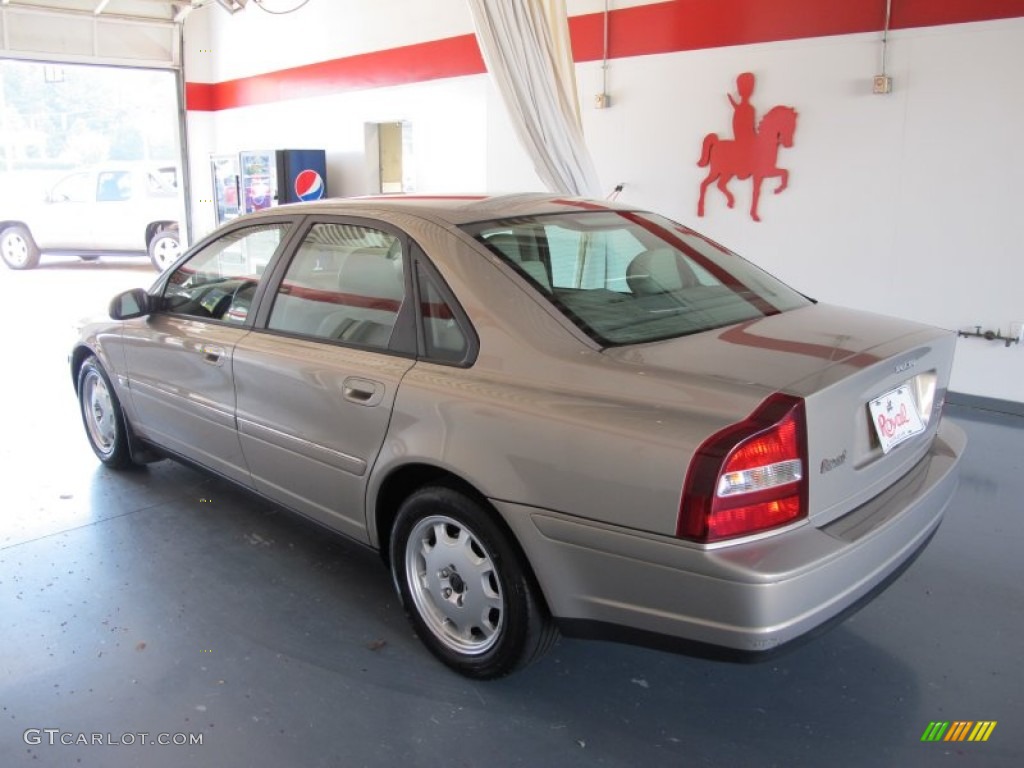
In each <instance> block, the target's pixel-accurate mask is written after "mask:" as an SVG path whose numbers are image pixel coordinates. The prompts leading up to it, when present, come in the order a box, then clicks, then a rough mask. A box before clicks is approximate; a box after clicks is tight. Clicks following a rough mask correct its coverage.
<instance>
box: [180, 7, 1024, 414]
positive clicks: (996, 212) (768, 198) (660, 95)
mask: <svg viewBox="0 0 1024 768" xmlns="http://www.w3.org/2000/svg"><path fill="white" fill-rule="evenodd" d="M629 4H636V3H635V2H632V3H629ZM568 5H569V10H570V13H577V12H592V11H595V10H600V8H601V6H602V5H603V3H599V2H596V0H569V3H568ZM621 5H622V4H619V3H617V4H616V7H620V6H621ZM425 7H429V8H430V12H426V11H425V10H424V8H425ZM308 8H309V14H306V13H304V12H303V13H297V14H293V15H292V16H290V17H283V20H282V19H275V18H273V17H268V16H267V15H266V14H261V13H258V12H255V11H253V10H252V9H248V10H246V11H245V12H244V13H239V14H236V15H234V16H228V15H227V14H225V13H224V12H223V11H221V10H220V9H219V8H215V7H207V8H205V9H203V10H201V11H198V12H196V13H193V14H192V16H191V17H190V19H189V21H188V22H187V27H186V47H185V48H186V64H187V67H188V69H187V78H188V79H189V80H190V81H200V82H217V81H221V80H225V79H230V78H236V77H241V76H246V75H252V74H256V73H262V72H266V71H272V70H275V69H280V68H284V67H290V66H295V65H298V64H302V63H310V62H314V61H323V60H330V59H335V58H340V57H343V56H350V55H353V54H355V53H361V52H366V51H369V50H375V49H385V48H392V47H395V46H398V45H407V44H412V43H415V42H423V41H427V40H432V39H439V38H443V37H450V36H455V35H461V34H467V33H469V32H471V30H472V25H471V20H470V17H469V13H468V11H467V10H466V6H465V4H464V3H463V2H461V0H445V2H432V3H423V2H419V1H417V2H413V1H412V0H374V2H373V3H369V2H355V0H353V2H347V3H345V4H335V3H311V4H310V5H309V6H308ZM196 48H207V49H209V50H211V51H213V55H212V56H208V57H206V58H205V59H204V58H203V56H202V55H200V54H197V53H195V49H196ZM879 52H880V48H879V41H878V35H848V36H840V37H829V38H816V39H808V40H797V41H788V42H780V43H771V44H759V45H750V46H736V47H729V48H720V49H712V50H702V51H692V52H682V53H675V54H664V55H656V56H643V57H636V58H631V59H617V60H613V61H612V62H611V63H610V68H609V70H608V79H609V92H610V94H611V96H612V107H611V108H610V109H607V110H595V109H593V107H592V106H591V105H592V104H593V96H594V95H595V94H596V93H598V92H599V91H600V80H601V70H600V63H599V62H593V63H584V64H580V65H578V67H577V78H578V84H579V88H580V103H581V105H582V107H583V117H584V128H585V132H586V135H587V139H588V143H589V144H590V147H591V151H592V154H593V156H594V160H595V163H596V165H597V168H598V172H599V175H600V177H601V179H602V182H603V184H604V185H605V187H606V188H607V189H608V190H609V191H610V190H611V188H612V187H613V186H614V185H615V184H616V183H618V182H624V183H625V185H626V186H625V190H624V192H623V193H622V195H621V197H620V199H621V200H624V201H627V202H631V203H636V204H637V205H642V206H645V207H650V208H652V209H655V210H658V211H660V212H663V213H666V214H668V215H670V216H672V217H674V218H678V219H680V220H683V221H685V222H687V223H690V224H694V225H695V226H697V227H698V228H700V229H702V230H704V231H705V232H707V233H708V234H709V235H711V236H712V237H715V238H716V239H718V240H720V241H721V242H722V243H724V244H725V245H728V246H729V247H732V248H734V249H735V250H737V251H739V252H741V253H743V254H745V255H747V256H748V257H749V258H751V259H753V260H754V261H756V262H758V263H759V264H761V265H763V266H765V267H766V268H767V269H769V270H770V271H772V272H773V273H775V274H777V275H779V276H780V277H782V278H783V279H785V280H786V281H787V282H790V283H791V284H793V285H794V286H796V287H797V288H799V289H801V290H803V291H805V292H806V293H808V294H810V295H813V296H815V297H817V298H819V299H821V300H823V301H828V302H833V303H838V304H845V305H848V306H855V307H860V308H864V309H868V310H872V311H878V312H885V313H889V314H895V315H901V316H904V317H909V318H913V319H918V320H921V321H924V322H929V323H934V324H937V325H940V326H944V327H947V328H969V327H973V326H974V325H977V324H980V325H982V326H984V327H985V328H997V329H1000V330H1002V331H1003V332H1004V333H1006V332H1007V331H1008V330H1009V324H1010V322H1011V321H1015V320H1022V321H1024V297H1022V294H1021V285H1022V284H1024V253H1022V251H1024V246H1022V245H1021V244H1020V242H1021V240H1020V238H1019V237H1018V236H1017V233H1016V229H1017V228H1016V226H1015V224H1016V222H1017V219H1018V218H1019V217H1020V216H1021V214H1022V211H1024V192H1022V191H1021V190H1022V184H1021V181H1020V178H1021V175H1022V173H1024V149H1022V146H1024V140H1022V139H1021V136H1024V134H1022V132H1021V126H1024V88H1022V87H1021V85H1020V83H1019V82H1018V80H1019V77H1020V75H1021V73H1024V19H1014V20H1009V21H998V22H984V23H976V24H963V25H952V26H945V27H936V28H928V29H914V30H904V31H898V32H895V33H892V34H891V36H890V48H889V66H888V68H889V71H890V73H891V74H892V75H893V78H894V83H895V87H894V92H893V93H892V94H890V95H888V96H876V95H873V94H871V77H872V75H874V74H875V73H876V70H877V69H878V58H879ZM743 71H751V72H754V73H755V74H756V75H757V89H756V91H755V93H754V97H753V103H754V105H755V106H756V107H757V109H758V113H759V115H761V114H764V112H766V111H767V110H768V109H769V108H770V107H771V106H774V105H776V104H788V105H791V106H794V107H796V109H797V110H798V111H799V115H800V116H799V125H798V129H797V134H796V144H795V146H794V147H793V148H792V149H788V150H782V152H781V154H780V164H781V165H782V166H783V167H786V168H788V169H789V170H790V172H791V179H790V188H789V189H788V190H786V191H785V192H784V193H783V194H782V195H779V196H774V195H772V194H771V187H770V185H771V184H773V183H774V182H768V183H767V184H766V188H765V194H764V195H763V196H762V199H761V215H762V219H763V221H762V222H761V223H755V222H753V221H752V220H751V219H750V217H749V216H748V215H747V213H746V210H747V208H748V207H749V190H750V183H749V182H742V181H733V182H732V184H731V189H732V190H733V192H734V194H736V197H737V205H736V209H735V210H732V211H730V210H727V209H726V208H725V205H724V201H723V200H722V198H721V196H720V195H719V194H718V192H717V191H716V190H714V188H712V189H710V190H709V192H708V202H707V216H706V217H705V218H704V219H697V217H696V205H697V194H698V185H699V183H700V180H701V178H702V177H703V174H704V172H703V170H702V169H699V168H698V167H697V165H696V161H697V158H698V155H699V153H700V147H701V141H702V139H703V136H704V134H705V133H708V132H711V131H715V132H718V133H719V134H726V135H728V134H729V133H730V132H731V114H732V110H731V107H730V106H729V103H728V101H727V99H726V94H727V93H729V92H733V93H734V92H735V77H736V75H737V74H738V73H740V72H743ZM503 110H504V107H503V106H502V102H501V100H500V98H498V96H497V94H496V93H495V91H494V89H493V87H492V86H491V84H490V82H489V81H488V79H487V78H486V76H467V77H461V78H452V79H448V80H440V81H433V82H429V83H423V84H417V85H408V86H402V87H396V88H383V89H377V90H371V91H362V92H358V93H341V94H337V95H330V96H323V97H317V98H311V99H302V100H289V101H285V102H281V103H278V104H270V105H264V106H259V107H246V108H241V109H232V110H225V111H222V112H218V113H192V114H190V115H189V126H190V141H191V151H192V154H193V157H194V158H196V160H195V163H194V166H193V172H194V179H195V182H196V184H195V186H196V190H195V197H196V198H204V199H208V198H209V196H210V189H209V179H208V177H209V171H208V169H207V168H206V166H205V160H204V158H205V157H206V156H207V155H208V154H209V153H210V152H235V151H238V150H240V149H251V148H257V147H280V146H311V147H325V148H326V149H327V151H328V165H329V172H328V183H329V185H330V186H331V190H332V194H342V195H353V194H362V193H364V192H366V191H369V190H368V188H367V186H366V179H365V160H364V158H363V156H362V149H363V125H364V123H365V122H383V121H388V120H399V119H403V120H408V121H410V122H411V123H412V126H413V131H414V145H415V150H416V163H417V168H416V175H417V181H418V186H419V189H420V190H422V191H437V192H453V191H465V192H474V191H485V190H486V191H511V190H523V189H540V188H541V185H540V182H539V180H538V178H537V176H536V174H535V173H534V172H533V171H532V168H531V167H530V163H529V160H528V159H527V158H526V155H525V153H524V152H523V151H522V150H521V149H520V148H519V147H518V145H517V144H516V139H515V136H514V133H513V131H512V128H511V126H510V125H509V123H508V120H507V118H506V116H505V114H504V111H503ZM203 185H205V187H204V186H203ZM200 208H201V210H199V209H200ZM197 213H198V214H199V215H197V221H198V222H199V225H200V229H202V228H203V227H206V228H208V227H209V226H212V210H211V207H210V206H209V205H208V204H206V205H203V206H198V207H197ZM958 355H959V356H958V361H957V366H956V369H955V371H954V380H953V389H954V390H956V391H959V392H963V393H967V394H973V395H979V396H985V397H993V398H999V399H1005V400H1012V401H1017V402H1024V344H1022V345H1018V346H1014V347H1011V348H1009V349H1007V348H1006V347H1004V346H1003V345H1002V344H999V343H996V342H986V341H984V340H976V339H966V340H961V343H960V349H959V351H958Z"/></svg>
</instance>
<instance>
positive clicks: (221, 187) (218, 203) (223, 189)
mask: <svg viewBox="0 0 1024 768" xmlns="http://www.w3.org/2000/svg"><path fill="white" fill-rule="evenodd" d="M210 173H211V174H212V175H213V203H214V208H215V210H216V212H217V226H218V227H219V226H220V225H221V224H223V223H224V222H226V221H231V219H234V218H237V216H238V214H239V213H241V206H240V205H239V203H238V155H210Z"/></svg>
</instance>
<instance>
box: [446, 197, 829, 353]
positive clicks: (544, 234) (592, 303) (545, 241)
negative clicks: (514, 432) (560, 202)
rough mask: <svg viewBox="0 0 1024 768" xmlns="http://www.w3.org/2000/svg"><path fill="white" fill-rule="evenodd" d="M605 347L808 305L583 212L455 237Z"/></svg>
mask: <svg viewBox="0 0 1024 768" xmlns="http://www.w3.org/2000/svg"><path fill="white" fill-rule="evenodd" d="M463 229H465V230H466V231H467V232H468V233H469V234H470V235H472V236H473V237H475V238H476V239H477V240H478V241H479V242H481V243H483V244H484V245H485V246H487V248H489V249H490V250H491V251H492V252H493V253H495V254H496V255H497V256H499V257H500V258H501V259H503V260H504V261H506V262H507V263H508V264H510V265H511V266H512V267H513V268H515V269H516V270H517V271H518V272H519V273H520V274H522V275H523V276H524V277H525V278H526V279H527V280H529V281H530V282H531V283H533V285H534V286H535V287H536V288H537V289H538V290H539V291H541V292H542V293H543V294H544V295H545V296H546V297H547V298H548V299H549V300H550V301H551V302H552V303H553V304H554V305H555V306H556V307H558V308H559V309H560V310H561V311H562V312H563V313H564V314H565V315H566V316H567V317H569V318H570V319H571V320H572V321H573V322H574V323H575V324H576V325H577V326H578V327H579V328H580V329H582V330H583V331H584V332H585V333H586V334H587V335H589V336H590V337H591V338H593V339H594V340H595V341H597V342H598V343H600V344H602V345H604V346H615V345H622V344H638V343H642V342H648V341H657V340H660V339H668V338H673V337H676V336H685V335H688V334H692V333H699V332H701V331H707V330H710V329H712V328H721V327H723V326H727V325H733V324H735V323H741V322H745V321H748V320H754V319H757V318H760V317H765V316H767V315H775V314H778V313H780V312H786V311H788V310H791V309H797V308H799V307H804V306H807V305H808V304H810V303H811V302H810V300H809V299H807V298H805V297H804V296H802V295H801V294H799V293H797V292H796V291H794V290H793V289H792V288H789V287H788V286H786V285H785V284H784V283H782V282H780V281H778V280H776V279H775V278H774V277H772V276H771V275H769V274H767V273H766V272H764V271H763V270H761V269H759V268H757V267H755V266H754V265H753V264H751V263H750V262H748V261H746V260H745V259H743V258H741V257H740V256H737V255H736V254H735V253H732V252H731V251H729V250H728V249H726V248H723V247H722V246H720V245H718V244H717V243H715V242H713V241H711V240H709V239H707V238H706V237H704V236H703V235H700V234H698V233H697V232H695V231H694V230H692V229H689V228H688V227H684V226H682V225H680V224H676V223H675V222H673V221H670V220H668V219H666V218H663V217H661V216H656V215H653V214H648V213H636V212H632V211H581V212H578V213H576V212H574V213H559V214H550V215H542V216H530V217H519V218H515V219H504V220H496V221H486V222H477V223H474V224H469V225H466V226H465V227H463Z"/></svg>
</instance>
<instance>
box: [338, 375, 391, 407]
mask: <svg viewBox="0 0 1024 768" xmlns="http://www.w3.org/2000/svg"><path fill="white" fill-rule="evenodd" d="M341 386H342V394H344V396H345V399H346V400H348V401H349V402H350V403H355V404H356V405H365V406H368V407H369V406H374V405H377V404H378V403H380V401H381V400H383V399H384V385H383V384H381V383H380V382H379V381H373V380H372V379H363V378H360V377H359V376H349V377H348V378H347V379H345V381H344V382H342V385H341Z"/></svg>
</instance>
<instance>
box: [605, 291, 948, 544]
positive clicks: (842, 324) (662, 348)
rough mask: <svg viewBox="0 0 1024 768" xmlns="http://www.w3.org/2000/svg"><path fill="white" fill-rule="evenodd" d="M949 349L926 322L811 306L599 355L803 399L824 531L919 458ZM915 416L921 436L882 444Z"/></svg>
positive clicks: (817, 515) (930, 432)
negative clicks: (882, 418) (898, 423)
mask: <svg viewBox="0 0 1024 768" xmlns="http://www.w3.org/2000/svg"><path fill="white" fill-rule="evenodd" d="M954 347H955V337H954V336H953V335H952V334H951V333H948V332H945V331H941V330H937V329H935V328H932V327H929V326H925V325H921V324H918V323H914V322H911V321H906V320H899V319H894V318H889V317H884V316H880V315H874V314H869V313H865V312H859V311H856V310H849V309H842V308H837V307H827V306H821V305H815V306H811V307H806V308H803V309H798V310H794V311H791V312H786V313H782V314H779V315H773V316H770V317H766V318H762V319H758V320H754V321H749V322H745V323H740V324H737V325H733V326H730V327H727V328H720V329H716V330H713V331H708V332H705V333H701V334H696V335H693V336H687V337H683V338H678V339H672V340H668V341H661V342H654V343H650V344H643V345H635V346H629V347H619V348H612V349H609V350H606V352H605V354H607V355H608V356H610V357H612V358H614V359H617V360H618V361H621V362H623V363H626V364H628V365H631V366H642V367H643V368H644V369H646V370H648V371H649V373H650V374H651V375H655V376H657V375H659V374H664V375H666V376H671V375H678V374H687V375H698V376H702V377H709V378H712V379H717V380H721V381H722V382H723V383H725V382H728V383H729V384H730V385H735V384H746V385H749V386H754V387H758V388H761V389H763V390H764V391H765V394H766V396H767V394H769V393H771V392H785V393H788V394H791V395H796V396H799V397H802V398H804V401H805V407H806V417H807V432H808V435H807V449H808V456H807V467H806V468H805V471H806V472H807V476H808V495H809V517H810V519H811V521H812V522H814V523H815V524H816V525H824V524H826V523H828V522H830V521H832V520H834V519H835V518H837V517H839V516H841V515H842V514H845V513H846V512H848V511H850V510H851V509H854V508H856V507H857V506H858V505H860V504H863V503H864V502H866V501H868V500H869V499H871V498H872V497H874V496H875V495H877V494H878V493H881V492H882V491H883V490H885V489H886V488H887V487H889V486H890V485H891V484H892V483H893V482H895V481H896V480H898V479H899V478H900V477H902V476H903V475H904V474H906V472H908V471H909V470H910V469H911V467H913V466H914V464H916V463H917V462H918V461H919V460H920V459H921V457H923V456H924V454H925V453H926V452H927V450H928V447H929V446H930V444H931V440H932V437H933V436H934V433H935V431H936V429H937V426H938V421H939V418H938V416H939V413H940V411H941V407H942V402H943V399H944V394H945V390H946V387H947V386H948V382H949V373H950V368H951V366H952V359H953V350H954ZM900 387H904V389H903V390H902V391H899V392H897V390H898V389H899V388H900ZM886 395H889V398H888V400H886V401H884V402H880V403H879V404H878V406H877V407H878V408H880V409H882V413H885V416H886V419H888V421H887V422H886V423H885V424H884V425H883V427H882V428H879V427H876V424H877V423H878V416H879V415H880V414H877V413H876V414H875V415H873V414H872V412H871V406H870V403H871V402H872V401H875V400H879V399H880V398H882V397H883V396H886ZM886 406H889V407H890V410H889V411H887V412H886V411H885V410H884V409H885V407H886ZM901 408H902V409H903V410H904V411H905V412H906V413H904V414H903V415H902V416H901V415H900V414H901V410H900V409H901ZM915 414H916V415H917V417H918V419H919V420H920V424H921V427H922V429H921V431H920V432H919V433H917V434H914V435H913V436H911V437H908V438H906V439H905V440H904V441H903V442H901V443H899V444H897V445H894V446H892V447H889V446H884V447H883V437H884V435H883V433H884V432H885V431H886V430H887V429H890V427H893V426H894V425H895V422H896V421H901V422H902V421H903V420H904V419H905V418H907V417H911V416H914V415H915ZM737 416H738V417H739V418H742V417H744V416H746V414H738V415H737ZM723 426H724V425H723ZM900 429H904V430H905V429H907V427H906V426H902V425H901V426H900ZM880 435H881V436H880Z"/></svg>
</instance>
